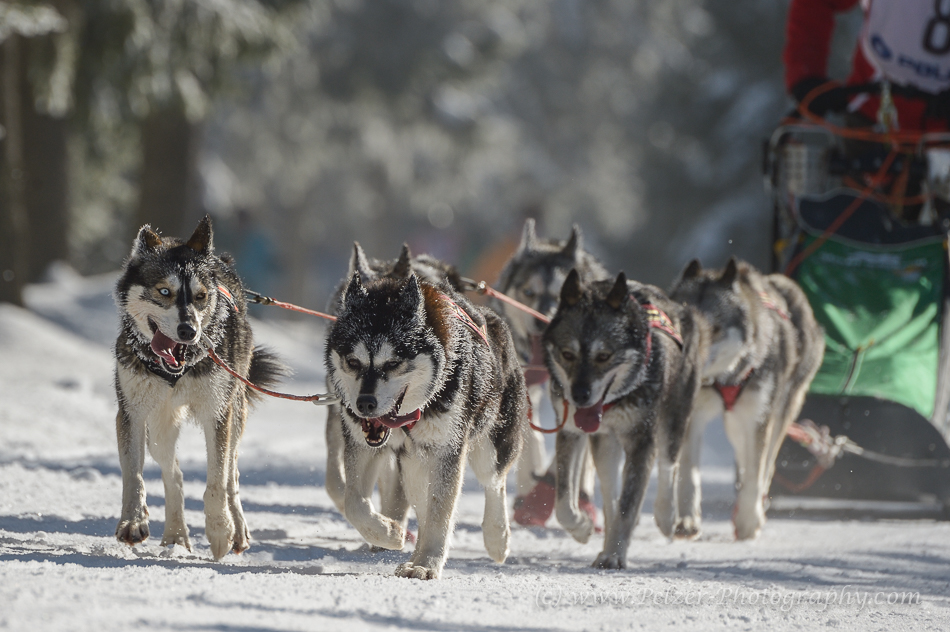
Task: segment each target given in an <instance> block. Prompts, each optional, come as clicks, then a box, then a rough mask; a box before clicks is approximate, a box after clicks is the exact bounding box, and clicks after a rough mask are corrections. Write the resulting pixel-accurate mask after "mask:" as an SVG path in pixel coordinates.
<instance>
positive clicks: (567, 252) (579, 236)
mask: <svg viewBox="0 0 950 632" xmlns="http://www.w3.org/2000/svg"><path fill="white" fill-rule="evenodd" d="M583 242H584V235H583V233H581V227H580V226H578V225H577V224H574V225H573V226H572V227H571V236H570V237H569V238H568V240H567V243H566V244H564V248H562V249H561V254H562V255H564V256H565V257H569V258H571V259H577V254H578V253H579V252H580V251H581V250H582V249H583V247H584V245H583Z"/></svg>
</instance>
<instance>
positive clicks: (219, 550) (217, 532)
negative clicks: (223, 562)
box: [205, 519, 247, 560]
mask: <svg viewBox="0 0 950 632" xmlns="http://www.w3.org/2000/svg"><path fill="white" fill-rule="evenodd" d="M205 533H206V535H207V536H208V543H209V544H210V545H211V555H212V556H213V557H214V559H216V560H220V559H221V558H222V557H224V556H225V555H227V554H228V553H229V552H230V551H231V549H232V548H233V547H234V523H232V522H231V520H230V519H228V520H210V519H209V520H207V521H206V523H205ZM245 548H247V547H245Z"/></svg>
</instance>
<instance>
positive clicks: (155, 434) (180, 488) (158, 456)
mask: <svg viewBox="0 0 950 632" xmlns="http://www.w3.org/2000/svg"><path fill="white" fill-rule="evenodd" d="M182 412H183V411H179V412H178V413H177V414H176V416H175V417H174V418H172V419H170V420H166V419H160V420H154V419H153V420H152V421H153V422H154V423H150V424H149V425H148V451H149V454H151V455H152V458H153V459H155V461H156V462H157V463H158V466H159V467H160V468H161V470H162V483H163V485H164V486H165V531H164V532H163V533H162V546H169V545H172V544H178V545H180V546H183V547H185V548H186V549H188V550H189V551H190V550H191V540H190V539H189V538H188V526H187V525H186V524H185V495H184V480H183V478H182V474H181V468H180V467H179V465H178V459H177V458H175V446H176V445H177V443H178V434H179V431H180V429H181V423H182V420H183V415H182V414H181V413H182Z"/></svg>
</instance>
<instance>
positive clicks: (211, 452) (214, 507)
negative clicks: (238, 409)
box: [203, 406, 234, 560]
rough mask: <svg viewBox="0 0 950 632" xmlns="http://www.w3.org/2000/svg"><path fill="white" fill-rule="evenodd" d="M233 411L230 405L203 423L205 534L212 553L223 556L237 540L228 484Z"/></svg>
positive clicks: (230, 472)
mask: <svg viewBox="0 0 950 632" xmlns="http://www.w3.org/2000/svg"><path fill="white" fill-rule="evenodd" d="M233 415H234V411H233V410H232V409H231V407H230V406H229V407H228V408H227V409H226V410H225V411H224V412H223V413H219V414H217V415H215V416H214V417H213V418H212V419H211V420H209V421H205V423H204V424H203V426H204V431H205V444H206V445H205V447H206V451H207V454H208V484H207V487H205V494H204V503H205V535H206V536H207V538H208V542H209V543H210V544H211V555H213V556H214V559H216V560H220V559H221V558H222V557H224V556H225V555H227V554H228V551H230V550H231V548H232V546H233V544H234V520H233V519H232V517H231V508H230V506H229V500H230V498H229V494H228V488H229V486H230V485H231V479H232V476H231V474H232V471H231V434H232V431H233V426H234V422H233V420H232V416H233Z"/></svg>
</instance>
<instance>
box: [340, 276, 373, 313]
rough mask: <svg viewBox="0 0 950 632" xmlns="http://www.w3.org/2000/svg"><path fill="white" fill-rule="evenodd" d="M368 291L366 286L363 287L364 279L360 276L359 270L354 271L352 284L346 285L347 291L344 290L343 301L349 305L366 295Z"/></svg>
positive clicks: (351, 278) (351, 279)
mask: <svg viewBox="0 0 950 632" xmlns="http://www.w3.org/2000/svg"><path fill="white" fill-rule="evenodd" d="M367 294H368V292H367V291H366V288H365V287H363V280H362V279H361V278H360V273H359V272H354V273H353V275H352V276H351V277H350V284H349V285H347V286H346V291H345V292H343V298H342V299H341V301H340V302H341V303H342V304H343V305H348V304H350V303H352V302H353V301H354V300H356V299H358V298H362V297H364V296H366V295H367Z"/></svg>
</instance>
